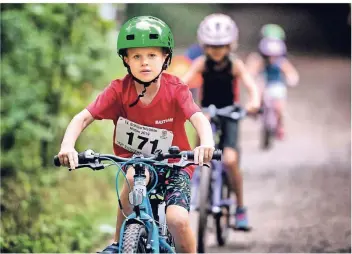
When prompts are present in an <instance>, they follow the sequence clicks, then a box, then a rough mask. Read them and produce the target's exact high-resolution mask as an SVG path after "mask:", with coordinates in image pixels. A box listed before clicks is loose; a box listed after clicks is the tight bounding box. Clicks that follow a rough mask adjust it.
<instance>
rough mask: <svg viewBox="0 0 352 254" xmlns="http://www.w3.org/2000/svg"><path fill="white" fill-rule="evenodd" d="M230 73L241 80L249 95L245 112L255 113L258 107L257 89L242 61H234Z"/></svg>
mask: <svg viewBox="0 0 352 254" xmlns="http://www.w3.org/2000/svg"><path fill="white" fill-rule="evenodd" d="M232 73H233V75H234V76H237V77H239V78H240V79H241V80H242V82H243V84H244V86H245V87H246V89H247V92H248V94H249V103H248V104H247V106H246V109H247V111H249V112H253V113H255V112H257V111H258V109H259V107H260V98H259V92H258V87H257V86H256V84H255V82H254V80H253V78H252V76H251V75H250V74H249V72H248V71H247V69H246V67H245V66H244V63H243V62H242V60H240V59H235V60H234V64H233V68H232Z"/></svg>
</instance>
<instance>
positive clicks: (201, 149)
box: [189, 112, 215, 166]
mask: <svg viewBox="0 0 352 254" xmlns="http://www.w3.org/2000/svg"><path fill="white" fill-rule="evenodd" d="M189 120H190V122H191V123H192V125H193V127H194V128H195V129H196V131H197V134H198V136H199V139H200V146H198V147H196V148H195V149H194V162H195V163H199V165H201V166H202V165H203V163H207V162H209V161H210V160H211V158H212V157H213V152H214V150H215V148H214V139H213V133H212V130H211V125H210V122H209V120H208V119H207V118H206V117H205V116H204V114H203V113H201V112H197V113H194V114H193V115H192V116H191V117H190V119H189Z"/></svg>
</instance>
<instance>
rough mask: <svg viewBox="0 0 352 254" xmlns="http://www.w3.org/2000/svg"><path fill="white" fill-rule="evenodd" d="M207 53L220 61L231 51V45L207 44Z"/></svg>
mask: <svg viewBox="0 0 352 254" xmlns="http://www.w3.org/2000/svg"><path fill="white" fill-rule="evenodd" d="M204 50H205V53H206V54H207V55H208V56H209V57H210V58H211V59H212V60H213V61H215V62H220V61H222V60H223V59H224V57H225V56H227V55H228V54H229V53H230V45H221V46H209V45H206V46H205V49H204Z"/></svg>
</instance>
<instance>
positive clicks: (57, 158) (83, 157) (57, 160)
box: [54, 152, 87, 167]
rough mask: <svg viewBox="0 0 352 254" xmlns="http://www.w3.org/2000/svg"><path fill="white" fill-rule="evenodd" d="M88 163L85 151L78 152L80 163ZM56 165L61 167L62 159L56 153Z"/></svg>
mask: <svg viewBox="0 0 352 254" xmlns="http://www.w3.org/2000/svg"><path fill="white" fill-rule="evenodd" d="M84 163H87V159H86V156H85V152H81V153H79V154H78V164H84ZM54 165H55V166H56V167H61V163H60V159H59V156H57V155H55V156H54Z"/></svg>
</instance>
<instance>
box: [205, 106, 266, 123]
mask: <svg viewBox="0 0 352 254" xmlns="http://www.w3.org/2000/svg"><path fill="white" fill-rule="evenodd" d="M203 110H204V111H206V112H207V113H209V114H210V118H215V117H216V116H221V117H226V118H230V119H233V120H240V119H242V118H244V117H246V116H247V115H248V114H249V113H248V112H247V110H246V109H245V108H243V107H242V106H241V105H239V104H233V105H230V106H226V107H223V108H217V107H216V106H215V105H213V104H211V105H210V106H209V107H207V108H203ZM261 113H262V110H261V109H259V110H258V112H257V114H261Z"/></svg>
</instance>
